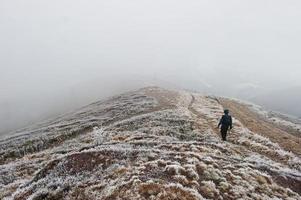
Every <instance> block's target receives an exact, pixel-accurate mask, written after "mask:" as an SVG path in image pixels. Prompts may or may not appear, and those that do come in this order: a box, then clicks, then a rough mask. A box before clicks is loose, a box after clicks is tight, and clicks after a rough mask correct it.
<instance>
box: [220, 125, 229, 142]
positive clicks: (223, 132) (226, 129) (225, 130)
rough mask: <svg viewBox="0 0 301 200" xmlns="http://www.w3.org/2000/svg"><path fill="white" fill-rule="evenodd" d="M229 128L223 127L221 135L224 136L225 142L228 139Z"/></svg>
mask: <svg viewBox="0 0 301 200" xmlns="http://www.w3.org/2000/svg"><path fill="white" fill-rule="evenodd" d="M228 129H229V126H222V128H221V134H222V139H223V140H224V141H226V140H227V139H226V137H227V132H228Z"/></svg>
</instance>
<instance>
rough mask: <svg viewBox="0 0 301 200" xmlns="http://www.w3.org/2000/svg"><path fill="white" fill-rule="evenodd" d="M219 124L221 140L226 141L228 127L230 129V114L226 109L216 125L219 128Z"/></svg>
mask: <svg viewBox="0 0 301 200" xmlns="http://www.w3.org/2000/svg"><path fill="white" fill-rule="evenodd" d="M220 126H221V135H222V139H223V141H227V132H228V130H229V128H230V130H231V129H232V117H231V115H229V110H228V109H226V110H224V115H223V116H222V118H221V119H220V121H219V123H218V126H217V127H218V128H219V127H220Z"/></svg>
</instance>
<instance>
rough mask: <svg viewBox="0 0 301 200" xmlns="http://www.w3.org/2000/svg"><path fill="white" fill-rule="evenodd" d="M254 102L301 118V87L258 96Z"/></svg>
mask: <svg viewBox="0 0 301 200" xmlns="http://www.w3.org/2000/svg"><path fill="white" fill-rule="evenodd" d="M252 101H253V102H256V103H258V104H261V105H263V106H265V107H266V108H267V109H271V110H276V111H279V112H283V113H286V114H290V115H294V116H297V117H299V118H300V117H301V106H300V103H301V86H300V87H292V88H287V89H281V90H274V91H270V92H267V93H266V94H261V95H258V96H256V97H255V98H253V99H252Z"/></svg>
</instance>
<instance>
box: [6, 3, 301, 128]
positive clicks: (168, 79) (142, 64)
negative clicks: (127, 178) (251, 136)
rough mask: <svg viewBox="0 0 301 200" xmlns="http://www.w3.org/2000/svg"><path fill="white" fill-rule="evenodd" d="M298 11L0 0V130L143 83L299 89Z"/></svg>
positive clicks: (300, 7) (288, 7) (228, 89)
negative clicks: (297, 87) (296, 87)
mask: <svg viewBox="0 0 301 200" xmlns="http://www.w3.org/2000/svg"><path fill="white" fill-rule="evenodd" d="M300 11H301V1H300V0H281V1H280V0H244V1H241V0H227V1H217V0H207V1H204V0H181V1H180V0H90V1H84V0H51V1H46V0H26V1H24V0H0V94H1V99H0V132H1V131H7V130H10V129H14V128H17V127H20V126H22V125H25V124H28V123H30V122H34V121H37V120H39V119H42V118H47V117H48V116H52V115H56V114H60V113H64V112H65V111H67V110H72V109H74V108H75V107H78V106H81V105H85V104H87V103H90V102H91V101H94V100H97V99H99V98H103V97H107V96H109V95H112V94H117V93H118V92H121V91H124V90H130V89H132V88H139V87H142V86H146V85H149V84H157V85H163V86H164V85H167V86H172V85H173V86H175V87H180V88H186V89H191V90H198V91H206V92H210V93H216V94H222V95H227V96H231V95H237V94H238V93H237V91H241V90H244V89H245V88H246V89H250V88H252V89H254V88H255V89H256V88H257V89H258V90H262V91H266V90H273V89H283V88H289V87H295V86H301V78H300V76H301V56H300V52H301V37H300V35H301V12H300ZM257 89H256V90H257Z"/></svg>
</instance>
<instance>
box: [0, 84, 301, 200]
mask: <svg viewBox="0 0 301 200" xmlns="http://www.w3.org/2000/svg"><path fill="white" fill-rule="evenodd" d="M144 91H145V93H144ZM193 95H194V99H195V100H194V102H192V99H193V98H192V96H191V94H190V93H188V92H175V91H174V92H167V91H166V93H165V91H164V90H162V89H158V88H148V89H146V90H139V91H138V92H136V93H135V92H134V93H128V94H126V95H121V96H117V97H115V98H113V99H111V100H110V101H105V102H98V103H95V104H91V105H90V106H87V107H85V108H83V109H82V110H80V111H78V112H76V113H74V114H71V115H70V116H71V117H70V116H69V117H70V118H68V117H67V118H64V119H65V120H66V121H69V122H64V121H60V120H57V122H54V121H53V123H52V124H51V125H50V126H49V127H51V128H49V127H48V128H49V129H50V130H56V131H57V132H55V133H50V132H51V131H50V132H47V133H43V134H41V135H39V134H38V133H35V134H33V135H32V137H31V136H30V134H29V135H25V136H22V134H21V135H20V136H17V137H15V138H10V139H7V140H2V141H1V143H0V146H1V149H2V153H4V154H6V153H7V152H11V151H12V150H14V149H18V148H21V147H22V145H24V144H27V145H29V146H34V145H36V144H37V143H38V142H36V140H37V138H39V137H45V139H43V141H45V142H47V141H49V138H51V137H52V136H53V135H57V136H61V135H62V132H60V131H59V130H61V129H60V128H58V127H57V125H58V124H57V123H59V124H60V126H62V124H64V125H63V126H62V127H61V128H66V127H69V128H71V127H73V128H76V127H78V126H79V127H82V126H86V123H88V124H89V129H87V130H86V131H85V132H80V133H78V134H76V135H72V137H67V138H65V137H63V139H62V140H61V141H59V142H56V143H54V145H50V146H47V148H40V149H39V148H38V149H37V150H35V151H27V153H23V154H22V155H21V156H17V157H14V158H11V159H9V158H7V159H6V160H4V161H3V163H2V164H1V166H0V186H1V187H0V188H1V189H0V199H35V200H37V199H69V200H73V199H74V200H75V199H107V200H109V199H134V200H135V199H137V200H138V199H139V200H144V199H145V200H146V199H158V200H159V199H181V200H182V199H186V200H194V199H196V200H197V199H250V200H251V199H277V198H278V199H300V195H299V194H298V193H295V192H293V191H292V189H293V190H298V188H296V187H293V186H290V187H291V188H292V189H289V188H286V185H285V184H286V182H283V180H282V179H281V181H282V182H280V181H277V180H274V176H278V175H279V176H283V177H287V178H288V180H289V181H296V183H298V179H299V177H300V169H299V168H298V167H296V163H297V164H298V163H299V162H300V160H299V157H297V156H295V155H294V154H291V153H289V152H286V151H283V150H282V149H281V148H280V147H279V145H277V144H275V143H272V142H271V141H270V140H269V139H268V138H264V137H262V136H259V135H257V134H255V133H252V132H251V131H249V130H248V129H246V128H245V127H244V126H243V125H242V124H241V123H240V122H239V121H238V120H235V130H233V133H232V134H233V135H232V136H231V140H230V142H227V143H223V142H221V140H220V139H219V135H218V134H217V130H216V129H215V126H217V122H218V119H219V117H220V116H221V114H222V111H223V109H222V106H221V105H220V104H219V103H218V102H217V101H215V100H214V99H212V98H210V97H205V96H201V95H199V94H193ZM158 96H159V97H158ZM157 98H159V99H157ZM169 104H172V106H171V105H169ZM89 116H90V117H91V119H89ZM95 119H96V120H95ZM71 122H72V123H71ZM54 127H56V128H54ZM53 128H54V129H53ZM46 129H47V127H46V125H45V127H44V128H40V129H39V130H40V131H41V130H46ZM28 132H30V130H28ZM28 132H26V134H27V133H28ZM37 141H39V140H37ZM44 144H45V143H44ZM5 148H7V149H5ZM267 149H269V150H270V151H271V152H274V153H275V154H277V156H278V157H280V158H286V160H285V161H286V162H285V163H279V162H277V161H273V160H272V159H270V158H269V157H267V156H266V153H267V152H266V151H267ZM261 151H262V154H261ZM278 154H279V155H278ZM0 155H1V154H0ZM2 156H3V154H2ZM2 158H3V157H2ZM267 169H269V170H267ZM300 181H301V180H300ZM299 183H300V182H299Z"/></svg>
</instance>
